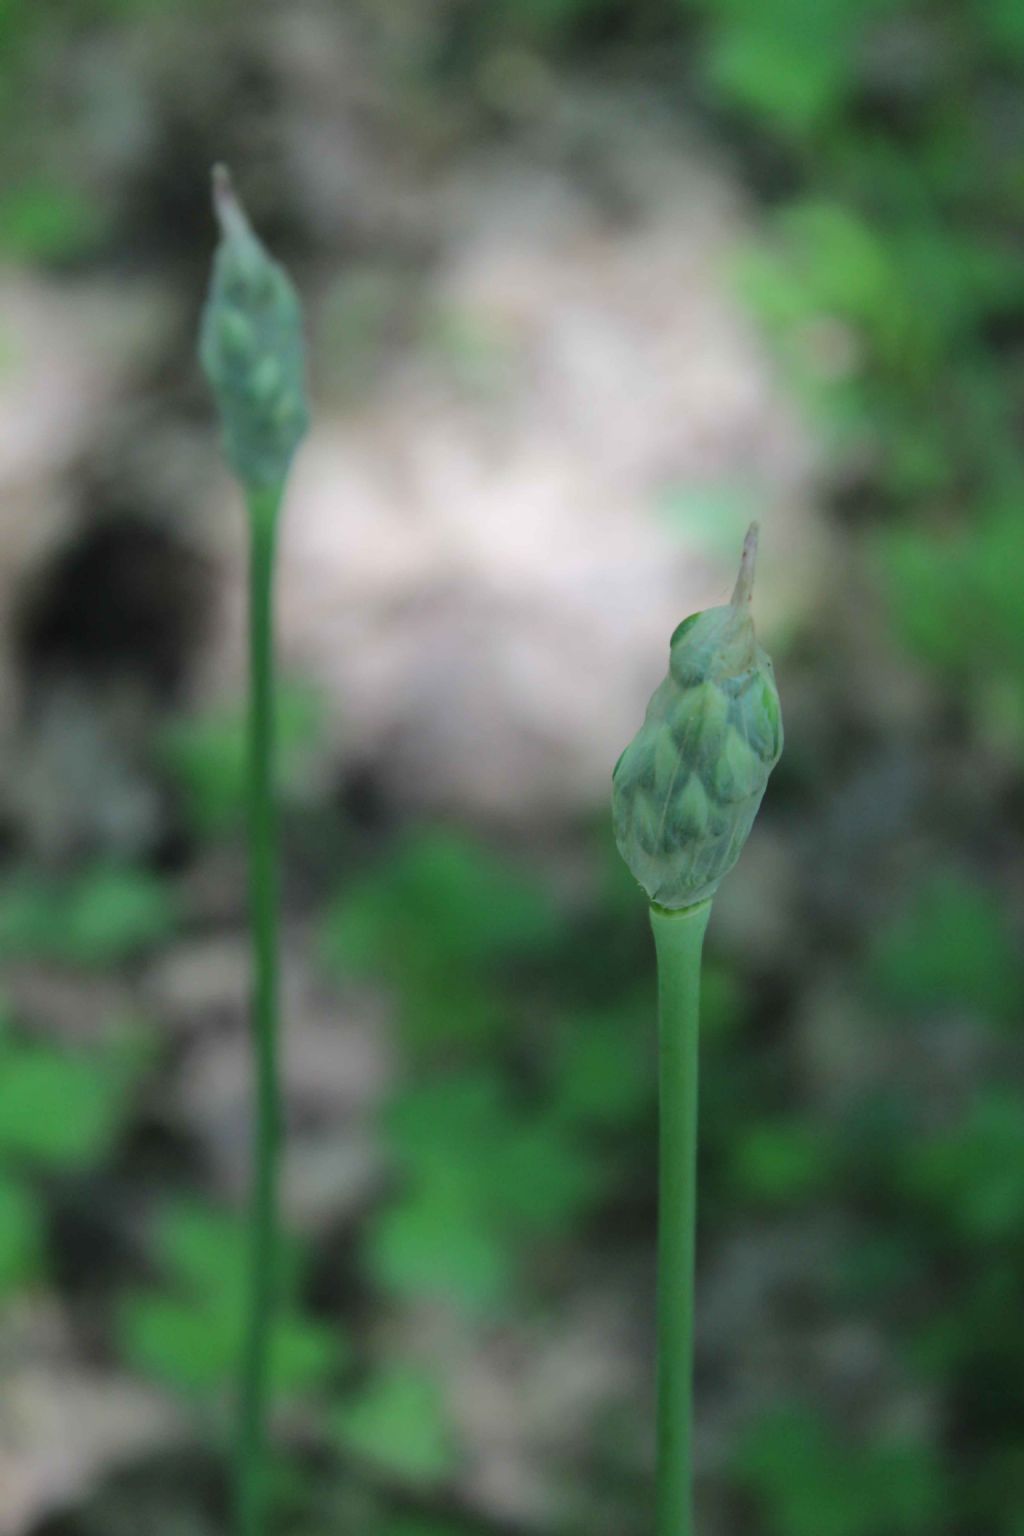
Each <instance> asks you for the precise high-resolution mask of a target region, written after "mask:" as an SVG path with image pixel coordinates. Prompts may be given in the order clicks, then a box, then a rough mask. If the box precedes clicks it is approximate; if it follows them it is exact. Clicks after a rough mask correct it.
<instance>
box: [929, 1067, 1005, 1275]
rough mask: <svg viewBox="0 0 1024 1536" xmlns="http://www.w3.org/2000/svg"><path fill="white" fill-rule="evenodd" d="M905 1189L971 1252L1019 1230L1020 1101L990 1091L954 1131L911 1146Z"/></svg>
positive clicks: (999, 1240)
mask: <svg viewBox="0 0 1024 1536" xmlns="http://www.w3.org/2000/svg"><path fill="white" fill-rule="evenodd" d="M904 1180H905V1185H906V1188H907V1190H908V1191H909V1192H910V1193H911V1194H912V1195H913V1196H914V1197H915V1198H916V1199H917V1200H919V1201H921V1202H923V1203H925V1204H926V1205H927V1207H928V1209H929V1210H931V1211H932V1212H933V1213H934V1215H935V1217H937V1218H938V1219H941V1220H942V1221H943V1222H944V1223H946V1224H947V1225H948V1227H949V1228H950V1229H951V1230H952V1232H953V1233H954V1234H956V1235H957V1236H958V1237H960V1238H962V1239H963V1240H965V1241H966V1242H969V1243H971V1244H972V1245H974V1247H976V1248H981V1247H985V1246H987V1245H989V1244H993V1243H1006V1242H1010V1241H1012V1240H1014V1239H1015V1238H1017V1237H1019V1235H1020V1233H1021V1232H1022V1231H1024V1096H1022V1095H1021V1094H1019V1093H1014V1092H1013V1091H1012V1090H1009V1089H999V1088H993V1089H991V1090H989V1091H988V1092H986V1093H984V1094H983V1095H982V1096H981V1097H980V1098H979V1099H978V1101H977V1102H976V1103H975V1104H974V1105H973V1107H972V1108H971V1110H970V1112H969V1114H968V1115H967V1117H966V1118H965V1119H964V1121H963V1122H962V1123H961V1124H960V1125H958V1126H957V1127H955V1128H954V1129H953V1130H950V1131H946V1132H944V1133H942V1134H938V1135H934V1136H931V1137H928V1138H927V1139H926V1140H924V1141H922V1142H920V1143H919V1144H918V1145H917V1146H915V1148H914V1150H913V1152H912V1154H911V1156H910V1157H909V1160H908V1164H907V1167H906V1169H905V1172H904Z"/></svg>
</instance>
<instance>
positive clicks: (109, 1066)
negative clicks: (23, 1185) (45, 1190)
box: [0, 1033, 143, 1172]
mask: <svg viewBox="0 0 1024 1536" xmlns="http://www.w3.org/2000/svg"><path fill="white" fill-rule="evenodd" d="M142 1059H143V1058H142V1057H141V1056H140V1053H139V1052H138V1050H137V1049H136V1047H135V1042H133V1041H122V1042H118V1041H114V1042H113V1043H111V1044H110V1045H107V1046H105V1047H102V1048H100V1049H98V1050H97V1049H95V1048H94V1049H93V1051H92V1052H91V1053H90V1054H89V1055H86V1054H85V1053H83V1052H80V1051H74V1052H72V1051H69V1050H65V1049H61V1048H60V1047H58V1046H56V1045H52V1044H50V1043H47V1042H43V1041H38V1042H37V1041H21V1040H16V1039H14V1038H13V1037H12V1036H11V1035H10V1034H7V1033H3V1034H0V1081H2V1083H3V1093H2V1094H0V1158H3V1159H5V1160H7V1161H9V1162H11V1163H17V1164H18V1165H19V1166H25V1167H35V1168H43V1169H49V1170H61V1171H68V1172H77V1171H81V1170H84V1169H86V1168H89V1167H91V1166H93V1165H94V1164H96V1163H97V1162H99V1161H101V1160H102V1159H103V1158H104V1157H106V1156H107V1154H108V1153H109V1152H110V1150H111V1147H112V1146H113V1143H114V1140H115V1137H116V1135H117V1133H118V1131H119V1130H120V1127H121V1124H122V1121H123V1119H124V1117H125V1115H126V1113H127V1108H128V1099H127V1090H128V1089H129V1088H130V1086H131V1084H132V1082H133V1079H134V1077H135V1075H136V1072H137V1070H138V1067H139V1065H140V1064H141V1061H142Z"/></svg>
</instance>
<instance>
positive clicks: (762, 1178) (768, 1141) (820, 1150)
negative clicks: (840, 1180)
mask: <svg viewBox="0 0 1024 1536" xmlns="http://www.w3.org/2000/svg"><path fill="white" fill-rule="evenodd" d="M835 1170H836V1153H835V1147H834V1146H833V1144H832V1143H831V1142H830V1140H829V1138H828V1137H827V1136H826V1135H825V1134H824V1132H823V1130H822V1128H821V1127H820V1126H818V1125H814V1124H811V1123H809V1122H803V1121H800V1120H796V1119H793V1120H784V1121H776V1122H774V1123H772V1122H769V1121H764V1122H761V1123H760V1124H756V1125H752V1126H743V1127H742V1128H741V1129H740V1130H739V1132H738V1134H737V1136H736V1139H735V1146H734V1151H733V1156H732V1164H731V1174H732V1181H733V1184H734V1187H735V1189H736V1192H737V1194H738V1195H739V1196H740V1197H741V1198H743V1199H748V1200H755V1201H759V1202H763V1203H764V1204H766V1205H789V1204H799V1203H800V1202H802V1201H806V1200H809V1199H813V1198H814V1197H815V1196H819V1195H822V1194H823V1193H825V1192H826V1191H827V1190H828V1188H829V1186H830V1184H831V1182H832V1181H833V1179H834V1176H835Z"/></svg>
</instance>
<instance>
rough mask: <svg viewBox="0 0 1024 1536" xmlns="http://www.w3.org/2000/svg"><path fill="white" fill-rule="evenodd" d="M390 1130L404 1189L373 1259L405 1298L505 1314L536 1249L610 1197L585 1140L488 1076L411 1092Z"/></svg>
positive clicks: (397, 1107)
mask: <svg viewBox="0 0 1024 1536" xmlns="http://www.w3.org/2000/svg"><path fill="white" fill-rule="evenodd" d="M386 1131H387V1136H388V1142H389V1146H390V1148H391V1152H392V1156H393V1158H394V1160H395V1162H396V1164H397V1166H398V1168H399V1169H400V1171H401V1173H402V1175H403V1178H404V1186H403V1191H402V1194H401V1195H400V1196H399V1197H398V1199H397V1200H396V1201H395V1202H394V1203H392V1204H391V1205H390V1206H388V1207H385V1209H384V1210H382V1211H381V1212H380V1213H378V1214H377V1215H376V1217H375V1218H374V1220H373V1221H372V1222H371V1225H370V1229H369V1232H368V1236H367V1246H366V1255H367V1262H368V1263H369V1265H370V1268H371V1271H372V1273H373V1276H374V1279H375V1280H376V1282H377V1283H378V1284H379V1285H381V1286H382V1287H384V1289H386V1290H388V1291H390V1292H392V1293H394V1294H397V1295H406V1296H418V1295H419V1296H424V1295H426V1296H431V1295H433V1296H438V1297H443V1298H444V1299H446V1300H448V1301H450V1302H454V1303H455V1304H457V1305H459V1306H462V1307H465V1308H468V1309H470V1310H476V1311H489V1310H493V1309H496V1308H500V1307H501V1306H503V1305H504V1304H506V1303H507V1301H508V1297H509V1293H510V1288H511V1286H512V1283H513V1280H514V1278H515V1276H516V1272H517V1270H518V1268H519V1266H520V1265H521V1262H522V1258H523V1255H524V1249H525V1245H528V1244H530V1243H534V1242H536V1241H538V1240H539V1239H541V1238H543V1237H549V1236H553V1235H555V1234H557V1233H558V1232H560V1231H562V1230H563V1229H566V1228H568V1227H571V1225H572V1224H573V1222H574V1221H575V1220H577V1219H578V1218H579V1216H580V1215H581V1214H582V1213H583V1212H584V1211H586V1210H587V1209H588V1207H589V1206H590V1204H591V1203H592V1201H593V1200H594V1198H595V1196H596V1195H597V1194H598V1193H599V1191H600V1189H601V1182H602V1181H601V1177H600V1167H599V1165H598V1164H597V1163H596V1162H595V1160H594V1158H593V1156H592V1155H590V1154H589V1153H588V1152H587V1150H586V1149H585V1147H584V1146H583V1145H582V1144H581V1143H580V1142H578V1141H577V1140H576V1139H575V1138H574V1137H572V1136H571V1135H570V1134H568V1133H567V1132H566V1130H565V1129H563V1127H562V1126H561V1125H560V1124H558V1123H557V1122H556V1120H555V1118H553V1117H551V1116H545V1115H544V1114H543V1112H542V1111H541V1112H538V1109H537V1107H536V1106H530V1105H528V1104H517V1103H516V1101H515V1100H514V1099H513V1098H512V1096H511V1095H510V1094H509V1092H508V1091H507V1089H506V1088H505V1087H504V1086H503V1084H502V1082H501V1080H500V1079H499V1078H497V1077H495V1076H493V1075H490V1074H485V1073H483V1072H480V1073H478V1074H475V1075H470V1074H468V1073H462V1074H460V1075H458V1076H455V1077H452V1078H450V1079H447V1080H445V1079H442V1080H439V1081H427V1082H425V1083H423V1084H419V1085H417V1086H415V1087H410V1088H408V1089H406V1091H405V1092H404V1093H403V1094H402V1095H400V1096H399V1097H398V1098H397V1099H396V1101H395V1102H394V1103H393V1104H392V1105H391V1107H390V1110H389V1113H388V1116H387V1123H386ZM525 1251H528V1250H525Z"/></svg>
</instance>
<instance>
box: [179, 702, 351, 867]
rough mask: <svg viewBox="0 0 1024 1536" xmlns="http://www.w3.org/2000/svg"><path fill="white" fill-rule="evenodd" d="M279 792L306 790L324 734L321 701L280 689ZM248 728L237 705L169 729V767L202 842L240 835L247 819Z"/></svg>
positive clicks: (277, 716) (187, 719) (277, 721)
mask: <svg viewBox="0 0 1024 1536" xmlns="http://www.w3.org/2000/svg"><path fill="white" fill-rule="evenodd" d="M274 724H275V730H276V733H277V762H276V772H277V789H278V794H279V795H281V796H284V797H285V798H287V797H288V796H289V795H291V794H294V793H295V791H296V789H297V788H298V786H299V785H300V784H301V781H302V776H303V773H304V771H305V768H306V765H307V764H308V762H309V758H310V755H311V753H312V752H313V751H314V750H315V748H316V746H317V743H318V741H319V739H320V736H321V732H322V729H323V711H322V709H321V706H320V701H319V700H318V699H317V698H316V697H315V695H313V694H312V693H311V692H310V691H309V690H308V689H305V688H302V687H296V686H294V685H293V686H291V687H281V688H278V690H277V695H276V709H275V721H274ZM246 733H247V723H246V713H245V709H244V707H243V706H242V705H241V704H232V705H229V706H227V707H225V708H222V709H218V710H211V711H209V712H208V713H205V714H199V715H194V716H187V717H184V716H183V717H181V718H179V719H177V720H174V721H172V722H171V724H170V725H169V726H167V727H166V728H165V731H164V734H163V738H162V743H161V745H162V757H163V762H164V766H165V768H166V770H167V772H168V773H169V775H170V776H171V778H172V779H173V781H174V782H175V784H176V785H177V787H178V789H179V792H180V794H181V797H182V801H183V804H184V809H185V813H186V816H187V819H188V821H189V824H190V825H191V827H192V829H193V831H194V832H195V833H196V835H197V836H198V837H201V838H213V837H218V836H224V835H225V834H227V833H230V832H234V831H236V830H237V829H238V828H239V827H240V826H241V825H242V823H243V822H244V819H245V799H246V762H247V751H248V746H247V734H246Z"/></svg>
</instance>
